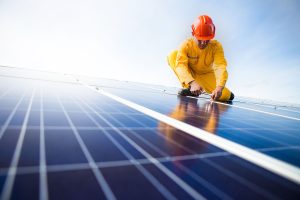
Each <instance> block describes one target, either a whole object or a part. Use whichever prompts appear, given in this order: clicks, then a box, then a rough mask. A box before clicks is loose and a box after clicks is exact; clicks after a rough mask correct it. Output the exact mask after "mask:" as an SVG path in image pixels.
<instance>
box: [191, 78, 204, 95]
mask: <svg viewBox="0 0 300 200" xmlns="http://www.w3.org/2000/svg"><path fill="white" fill-rule="evenodd" d="M190 86H191V88H190V91H191V93H192V94H194V95H200V94H202V92H203V89H202V87H201V86H200V85H199V84H198V83H197V82H196V81H192V82H191V83H190Z"/></svg>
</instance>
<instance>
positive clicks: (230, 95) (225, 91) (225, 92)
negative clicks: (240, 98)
mask: <svg viewBox="0 0 300 200" xmlns="http://www.w3.org/2000/svg"><path fill="white" fill-rule="evenodd" d="M233 98H234V95H233V93H232V92H231V91H230V90H229V89H227V88H226V87H225V88H224V89H223V91H222V95H221V97H220V98H219V99H218V100H219V101H229V100H232V99H233Z"/></svg>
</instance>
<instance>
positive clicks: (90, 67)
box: [0, 0, 300, 103]
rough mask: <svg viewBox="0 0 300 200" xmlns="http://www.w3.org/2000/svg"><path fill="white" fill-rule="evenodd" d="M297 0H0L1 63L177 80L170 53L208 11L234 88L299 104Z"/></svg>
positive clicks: (150, 80) (135, 78)
mask: <svg viewBox="0 0 300 200" xmlns="http://www.w3.org/2000/svg"><path fill="white" fill-rule="evenodd" d="M299 9H300V3H299V1H297V0H264V1H260V0H251V1H250V0H243V1H240V0H222V1H221V0H210V1H201V0H198V1H197V0H185V1H174V0H151V1H145V0H123V1H121V0H118V1H117V0H110V1H101V0H86V1H78V0H72V1H71V0H27V1H24V0H0V30H1V31H0V64H1V65H10V66H19V67H26V68H35V69H44V70H52V71H64V72H72V73H80V74H86V75H94V76H99V77H107V78H114V79H122V80H132V81H140V82H147V83H154V84H164V85H175V86H179V84H178V82H177V80H176V78H175V76H174V74H173V72H172V71H171V70H170V69H169V67H168V65H167V63H166V56H167V54H168V53H169V52H170V51H171V50H173V49H176V48H178V46H179V44H180V43H181V42H182V41H183V40H184V39H185V38H187V37H190V36H191V35H190V32H191V31H190V25H191V23H192V22H193V21H194V20H195V18H196V17H197V16H198V15H202V14H207V15H209V16H211V17H212V19H213V21H214V23H215V25H216V31H217V32H216V39H217V40H219V41H220V42H221V43H222V44H223V47H224V50H225V56H226V58H227V61H228V71H229V80H228V83H227V86H228V87H229V88H230V89H232V90H233V91H234V93H235V94H236V95H241V96H250V97H259V98H268V99H273V100H280V101H288V102H295V103H300V93H299V92H298V90H299V89H298V88H299V86H300V80H299V77H300V41H299V35H300V23H299V22H300V13H299V12H298V11H299Z"/></svg>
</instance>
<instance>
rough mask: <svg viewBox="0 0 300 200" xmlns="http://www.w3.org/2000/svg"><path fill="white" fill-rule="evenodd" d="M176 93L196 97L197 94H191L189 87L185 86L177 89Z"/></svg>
mask: <svg viewBox="0 0 300 200" xmlns="http://www.w3.org/2000/svg"><path fill="white" fill-rule="evenodd" d="M178 94H179V95H181V96H192V97H198V96H199V95H195V94H193V93H192V92H191V91H190V89H187V88H183V89H181V90H179V91H178Z"/></svg>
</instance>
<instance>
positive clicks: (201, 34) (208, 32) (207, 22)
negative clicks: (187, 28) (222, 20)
mask: <svg viewBox="0 0 300 200" xmlns="http://www.w3.org/2000/svg"><path fill="white" fill-rule="evenodd" d="M215 31H216V28H215V25H214V24H213V21H212V19H211V18H210V17H209V16H207V15H200V16H199V17H198V18H197V19H196V21H195V22H194V23H193V24H192V34H193V36H194V37H195V38H196V39H197V40H211V39H213V38H214V37H215Z"/></svg>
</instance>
